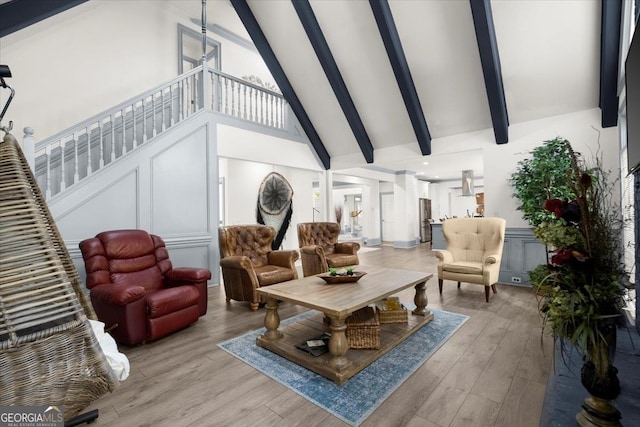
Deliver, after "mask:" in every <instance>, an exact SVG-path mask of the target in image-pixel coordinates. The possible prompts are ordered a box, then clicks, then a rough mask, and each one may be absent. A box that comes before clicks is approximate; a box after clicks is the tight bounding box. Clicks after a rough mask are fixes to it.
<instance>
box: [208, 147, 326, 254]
mask: <svg viewBox="0 0 640 427" xmlns="http://www.w3.org/2000/svg"><path fill="white" fill-rule="evenodd" d="M271 172H278V173H279V174H281V175H282V176H284V177H285V178H286V179H287V181H289V183H290V184H291V186H292V187H293V215H292V217H291V225H290V227H289V229H288V230H287V233H286V235H285V238H284V241H283V243H282V246H283V248H284V249H298V233H297V229H296V224H298V223H299V222H311V221H312V220H313V191H314V190H313V182H314V180H316V181H317V180H318V173H317V172H315V171H309V170H304V169H297V168H291V167H284V166H276V165H273V164H266V163H256V162H251V161H245V160H237V159H229V158H220V173H221V176H223V177H224V178H225V184H226V188H225V194H226V203H225V205H226V209H225V212H226V224H225V225H237V224H257V219H256V208H257V201H258V190H259V189H260V184H261V183H262V180H263V179H264V178H265V177H266V176H267V175H268V174H269V173H271Z"/></svg>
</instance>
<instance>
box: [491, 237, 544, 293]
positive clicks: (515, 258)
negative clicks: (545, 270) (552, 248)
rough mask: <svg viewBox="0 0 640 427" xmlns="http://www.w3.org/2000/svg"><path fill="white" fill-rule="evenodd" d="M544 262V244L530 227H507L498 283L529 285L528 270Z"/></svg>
mask: <svg viewBox="0 0 640 427" xmlns="http://www.w3.org/2000/svg"><path fill="white" fill-rule="evenodd" d="M544 262H546V251H545V246H544V245H543V244H542V243H540V242H539V241H538V239H536V237H535V236H534V235H533V230H532V229H530V228H507V231H506V234H505V239H504V250H503V252H502V263H501V265H500V277H499V282H500V283H509V284H512V285H529V286H530V282H529V274H528V272H529V271H530V270H533V269H534V268H535V267H536V266H537V265H538V264H542V263H544Z"/></svg>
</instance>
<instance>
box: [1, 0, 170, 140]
mask: <svg viewBox="0 0 640 427" xmlns="http://www.w3.org/2000/svg"><path fill="white" fill-rule="evenodd" d="M163 3H164V2H162V1H154V0H150V1H128V2H124V1H108V2H107V1H90V2H86V3H83V4H81V5H79V6H77V7H74V8H71V9H69V10H68V11H66V12H64V13H61V14H58V15H55V16H53V17H51V18H48V19H45V20H43V21H41V22H38V23H36V24H34V25H31V26H29V27H27V28H25V29H23V30H21V31H18V32H16V33H13V34H10V35H8V36H6V37H3V38H2V39H0V51H1V52H2V63H3V64H8V65H9V67H10V68H11V72H12V74H13V77H12V78H11V79H10V80H9V83H10V84H11V85H12V86H13V87H14V88H15V90H16V97H15V100H14V102H13V103H12V104H11V108H10V109H9V111H8V113H7V116H6V119H10V120H13V121H14V128H17V129H19V130H20V131H22V128H23V127H25V126H31V127H33V128H34V129H35V132H36V139H43V138H45V137H48V136H50V135H52V134H54V133H56V132H59V131H61V130H63V129H66V128H67V127H70V126H72V125H74V124H76V123H78V122H80V121H82V120H84V119H87V118H89V117H90V116H92V115H94V114H97V113H99V112H100V111H104V110H106V109H107V108H109V107H112V106H114V105H116V104H119V103H120V102H123V101H125V100H126V99H128V98H130V97H132V96H134V95H137V94H138V93H141V92H143V91H145V90H147V89H151V88H152V87H153V86H154V85H156V84H160V83H161V82H163V81H167V80H169V79H171V78H173V77H175V76H176V75H177V70H178V59H177V51H178V48H177V25H176V20H175V18H173V17H172V16H171V15H170V12H171V8H168V7H167V6H166V3H165V5H164V6H163ZM15 133H16V134H18V133H19V132H15Z"/></svg>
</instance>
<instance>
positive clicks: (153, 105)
mask: <svg viewBox="0 0 640 427" xmlns="http://www.w3.org/2000/svg"><path fill="white" fill-rule="evenodd" d="M151 111H152V112H151V125H152V126H153V130H152V131H151V135H152V136H156V132H157V131H156V94H155V93H154V94H152V95H151Z"/></svg>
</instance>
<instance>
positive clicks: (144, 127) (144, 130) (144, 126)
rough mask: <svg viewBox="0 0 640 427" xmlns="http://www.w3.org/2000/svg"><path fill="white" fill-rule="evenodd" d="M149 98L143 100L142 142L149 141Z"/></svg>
mask: <svg viewBox="0 0 640 427" xmlns="http://www.w3.org/2000/svg"><path fill="white" fill-rule="evenodd" d="M146 101H147V98H144V99H143V100H142V143H143V144H144V143H145V142H147V102H146Z"/></svg>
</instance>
